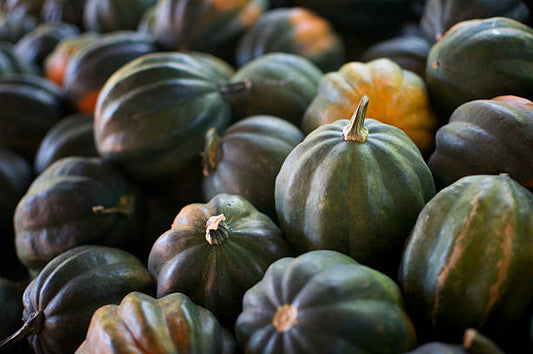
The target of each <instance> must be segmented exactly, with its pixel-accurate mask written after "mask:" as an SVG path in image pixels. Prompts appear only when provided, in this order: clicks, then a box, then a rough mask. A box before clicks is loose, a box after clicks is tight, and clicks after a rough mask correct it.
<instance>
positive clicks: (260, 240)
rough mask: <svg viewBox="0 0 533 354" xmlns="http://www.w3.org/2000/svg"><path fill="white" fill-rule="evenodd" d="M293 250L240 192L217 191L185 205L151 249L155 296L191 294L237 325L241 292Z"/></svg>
mask: <svg viewBox="0 0 533 354" xmlns="http://www.w3.org/2000/svg"><path fill="white" fill-rule="evenodd" d="M290 254H291V252H290V250H289V248H288V246H287V244H286V243H285V240H283V238H282V237H281V232H280V230H279V229H278V227H277V226H276V225H275V224H274V223H273V222H272V220H270V218H268V217H267V216H266V215H265V214H262V213H260V212H258V211H257V209H255V208H254V207H253V205H251V204H250V203H249V202H247V201H246V200H245V199H244V198H242V197H240V196H233V195H228V194H219V195H217V196H216V197H215V198H213V199H212V200H211V201H209V203H207V204H199V203H196V204H190V205H187V206H185V207H184V208H183V209H181V211H180V212H179V214H178V215H177V216H176V218H175V219H174V222H173V223H172V227H171V228H170V230H168V231H167V232H165V233H164V234H163V235H161V236H160V237H159V238H158V239H157V241H156V242H155V243H154V246H153V247H152V251H151V252H150V256H149V258H148V269H149V270H150V273H151V274H152V275H153V276H154V278H156V280H157V296H158V297H162V296H165V295H168V294H170V293H174V292H181V293H184V294H185V295H187V296H189V297H190V298H191V299H192V300H193V301H194V302H195V303H196V304H198V305H200V306H203V307H205V308H207V309H208V310H210V311H212V312H213V313H214V314H215V316H216V317H217V318H218V320H219V321H220V322H221V323H222V324H224V325H228V326H233V323H234V321H235V319H236V318H237V315H238V314H239V313H240V311H241V308H242V296H243V295H244V293H245V292H246V290H248V289H249V288H250V287H252V286H253V285H254V284H255V283H257V282H258V281H259V280H260V279H261V277H262V276H263V274H264V272H265V270H266V269H267V267H268V266H269V265H270V264H271V263H273V262H274V261H276V260H277V259H279V258H282V257H286V256H289V255H290Z"/></svg>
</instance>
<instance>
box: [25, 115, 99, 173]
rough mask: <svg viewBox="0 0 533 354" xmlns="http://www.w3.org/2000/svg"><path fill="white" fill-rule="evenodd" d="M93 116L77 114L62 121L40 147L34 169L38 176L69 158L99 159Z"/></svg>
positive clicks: (51, 130)
mask: <svg viewBox="0 0 533 354" xmlns="http://www.w3.org/2000/svg"><path fill="white" fill-rule="evenodd" d="M93 124H94V118H93V116H90V115H86V114H82V113H77V114H73V115H70V116H68V117H65V118H63V119H61V120H60V121H59V122H57V123H56V124H55V125H54V126H53V127H52V128H50V130H49V131H48V132H47V133H46V135H45V136H44V138H43V141H42V142H41V145H39V149H38V150H37V154H36V155H35V159H34V160H33V168H34V170H35V172H36V173H37V174H39V173H41V172H43V171H44V170H45V169H46V168H47V167H48V166H50V165H51V164H52V163H54V162H55V161H57V160H59V159H61V158H63V157H67V156H80V157H98V151H96V146H95V144H94V130H93Z"/></svg>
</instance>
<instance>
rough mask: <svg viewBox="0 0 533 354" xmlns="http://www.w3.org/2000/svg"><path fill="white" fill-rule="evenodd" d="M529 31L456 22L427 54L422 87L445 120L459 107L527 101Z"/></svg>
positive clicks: (532, 37) (532, 73)
mask: <svg viewBox="0 0 533 354" xmlns="http://www.w3.org/2000/svg"><path fill="white" fill-rule="evenodd" d="M531 61H533V29H532V28H530V27H528V26H526V25H524V24H522V23H520V22H518V21H515V20H512V19H509V18H504V17H494V18H489V19H485V20H469V21H464V22H460V23H458V24H457V25H455V26H454V27H453V28H451V29H450V30H449V31H448V32H446V34H445V35H444V36H443V37H442V38H441V39H440V40H439V41H438V42H437V43H435V45H433V47H432V48H431V51H430V52H429V57H428V61H427V66H426V82H427V85H428V88H429V92H430V95H431V99H432V103H433V104H434V107H435V108H436V109H437V110H439V111H440V112H441V115H442V116H444V117H445V118H448V117H449V116H450V114H451V113H452V112H453V110H454V109H455V108H457V107H459V106H460V105H461V104H463V103H466V102H469V101H473V100H476V99H491V98H493V97H496V96H500V95H516V96H520V97H525V98H528V97H529V98H531V97H532V96H533V67H532V66H531V65H530V63H531Z"/></svg>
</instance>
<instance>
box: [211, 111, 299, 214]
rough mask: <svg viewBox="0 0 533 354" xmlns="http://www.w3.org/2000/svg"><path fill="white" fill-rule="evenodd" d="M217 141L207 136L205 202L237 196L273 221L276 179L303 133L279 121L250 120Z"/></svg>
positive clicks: (239, 124) (268, 119)
mask: <svg viewBox="0 0 533 354" xmlns="http://www.w3.org/2000/svg"><path fill="white" fill-rule="evenodd" d="M212 134H216V135H218V133H216V132H213V133H212ZM217 140H218V141H217V142H213V139H212V137H211V136H210V135H209V133H208V134H206V143H205V147H204V156H203V166H204V169H203V170H204V179H203V182H202V186H203V192H204V195H205V197H206V199H208V200H209V199H211V198H213V197H214V196H215V195H217V194H219V193H227V194H238V195H240V196H242V197H244V198H245V199H246V200H248V201H249V202H250V203H252V205H254V206H255V207H256V208H257V209H259V210H260V211H261V212H263V213H265V214H267V215H268V216H270V217H271V218H273V219H274V220H275V219H276V218H277V216H276V208H275V202H274V184H275V181H276V176H277V174H278V172H279V170H280V168H281V165H282V164H283V161H285V158H286V157H287V155H289V153H290V152H291V150H292V149H293V148H294V147H295V146H296V145H298V143H299V142H301V141H302V140H303V134H302V132H300V130H299V129H298V128H296V127H295V126H294V125H292V124H290V123H289V122H287V121H285V120H283V119H281V118H277V117H273V116H252V117H248V118H245V119H243V120H241V121H239V122H237V123H235V124H233V125H232V126H230V127H229V128H228V129H227V130H226V132H225V133H224V134H223V135H222V136H220V137H218V138H217Z"/></svg>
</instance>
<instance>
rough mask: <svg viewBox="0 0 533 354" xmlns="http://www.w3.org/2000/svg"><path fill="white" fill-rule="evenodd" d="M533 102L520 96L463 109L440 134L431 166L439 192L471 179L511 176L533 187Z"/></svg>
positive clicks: (438, 134)
mask: <svg viewBox="0 0 533 354" xmlns="http://www.w3.org/2000/svg"><path fill="white" fill-rule="evenodd" d="M532 151H533V102H531V101H530V100H527V99H525V98H520V97H516V96H500V97H497V98H494V99H491V100H474V101H470V102H467V103H464V104H462V105H461V106H459V107H458V108H457V109H456V110H455V111H454V112H453V114H452V116H451V117H450V120H449V122H448V124H446V125H444V126H443V127H441V128H440V129H439V130H438V131H437V135H436V149H435V151H434V152H433V154H432V155H431V157H430V158H429V162H428V165H429V168H430V169H431V172H432V173H433V177H434V179H435V183H436V184H437V186H438V187H439V188H441V187H445V186H448V185H450V184H452V183H453V182H455V181H457V180H458V179H460V178H461V177H464V176H468V175H480V174H493V175H497V174H500V173H508V174H509V175H510V176H511V177H512V178H514V179H515V180H517V181H518V182H519V183H521V184H522V185H524V186H525V187H528V188H533V154H532Z"/></svg>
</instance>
